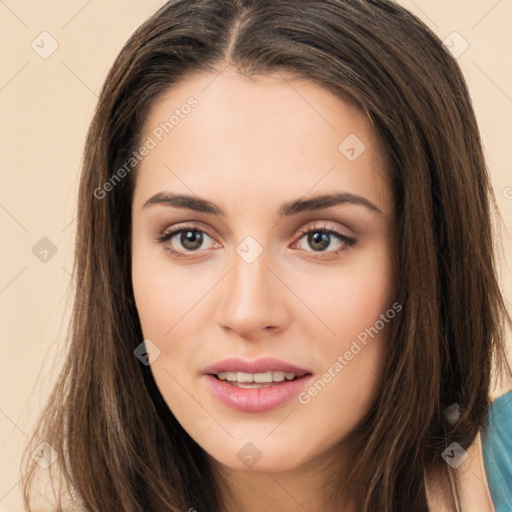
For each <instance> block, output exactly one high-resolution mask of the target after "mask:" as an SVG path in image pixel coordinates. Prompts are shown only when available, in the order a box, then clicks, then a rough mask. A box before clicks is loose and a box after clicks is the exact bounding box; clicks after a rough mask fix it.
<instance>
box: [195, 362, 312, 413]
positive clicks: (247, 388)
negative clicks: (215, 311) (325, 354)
mask: <svg viewBox="0 0 512 512" xmlns="http://www.w3.org/2000/svg"><path fill="white" fill-rule="evenodd" d="M203 374H204V377H205V378H206V379H207V382H208V384H209V388H210V391H211V392H212V394H213V396H214V397H215V398H216V399H217V400H218V401H220V402H221V403H222V404H224V405H226V406H228V407H230V408H231V409H235V410H237V411H242V412H264V411H268V410H270V409H274V408H276V407H279V406H281V405H283V404H285V403H286V402H288V401H290V400H291V399H292V398H293V397H294V396H296V395H298V394H299V393H300V391H302V390H303V389H304V387H305V386H306V384H307V383H308V382H309V381H310V380H311V378H312V376H313V372H312V371H310V370H308V369H305V368H299V367H298V366H295V365H292V364H290V363H287V362H285V361H280V360H278V359H273V358H262V359H257V360H256V361H244V360H242V359H238V358H231V359H226V360H224V361H221V362H219V363H217V364H215V365H213V366H211V367H209V368H207V369H205V370H204V371H203Z"/></svg>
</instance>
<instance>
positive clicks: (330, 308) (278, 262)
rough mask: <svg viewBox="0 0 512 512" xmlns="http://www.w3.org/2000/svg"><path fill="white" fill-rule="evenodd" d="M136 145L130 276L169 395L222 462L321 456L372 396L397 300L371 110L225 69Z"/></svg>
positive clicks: (184, 93)
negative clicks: (365, 111) (137, 162)
mask: <svg viewBox="0 0 512 512" xmlns="http://www.w3.org/2000/svg"><path fill="white" fill-rule="evenodd" d="M143 142H144V147H145V148H146V149H145V150H144V149H142V150H141V151H139V157H140V158H141V163H140V166H139V168H138V170H137V181H136V187H135V192H134V199H133V209H132V217H133V233H132V234H133V237H132V244H133V245H132V253H133V267H132V272H133V287H134V293H135V299H136V306H137V310H138V313H139V316H140V321H141V324H142V329H143V335H144V338H145V339H146V340H151V342H149V341H146V343H147V344H146V347H147V349H148V352H149V361H150V362H151V370H152V372H153V375H154V378H155V380H156V383H157V385H158V388H159V389H160V391H161V393H162V395H163V397H164V399H165V401H166V402H167V404H168V406H169V408H170V409H171V411H172V412H173V414H174V415H175V417H176V418H177V420H178V421H179V422H180V424H181V425H182V426H183V428H184V429H185V430H186V431H187V432H188V433H189V434H190V436H191V437H192V438H193V439H195V441H196V442H197V443H198V444H199V445H200V446H201V447H202V448H203V449H204V450H205V451H206V452H207V453H208V454H209V455H211V456H212V457H213V459H215V460H217V461H219V462H221V463H222V464H224V465H227V466H229V467H231V468H233V469H241V470H247V469H252V468H254V470H256V471H259V470H261V471H283V470H287V469H292V468H298V467H306V466H307V465H308V464H312V463H313V461H314V460H317V461H318V460H322V457H323V456H324V455H326V454H328V453H331V454H332V453H334V452H335V450H332V448H333V447H334V446H335V445H337V444H339V445H340V446H341V445H342V443H340V441H342V440H343V439H344V438H346V437H347V435H348V434H349V433H350V432H351V431H353V430H354V428H355V427H356V426H357V424H358V423H359V422H360V421H361V420H362V419H363V417H364V415H365V414H366V413H367V412H368V411H369V409H370V408H371V405H372V403H373V402H374V400H375V398H376V394H377V393H378V389H379V382H380V376H381V371H382V368H383V362H384V358H385V354H386V350H387V344H388V341H389V339H388V338H389V332H390V326H391V322H392V318H393V317H394V316H395V315H398V314H399V313H398V311H399V309H401V306H400V305H398V304H396V303H395V304H394V305H393V300H394V277H393V267H392V248H393V234H394V233H393V229H392V226H393V211H392V208H393V205H392V196H391V190H390V187H389V185H388V183H387V180H386V173H385V166H384V158H383V152H382V148H381V147H380V146H379V143H378V140H377V138H376V136H375V134H374V131H373V129H372V125H371V123H370V121H369V120H368V118H367V117H366V116H365V115H364V114H363V113H361V112H360V111H359V110H356V109H355V108H353V107H351V106H349V105H348V104H346V103H344V102H342V101H341V100H339V99H337V98H336V97H335V96H333V95H332V94H330V93H329V92H327V91H326V90H325V89H323V88H321V87H319V86H317V85H315V84H313V83H311V82H308V81H304V80H301V81H299V80H296V79H291V78H290V77H288V78H286V77H284V75H282V74H275V75H270V76H265V77H259V78H258V79H257V80H249V79H247V78H243V77H242V76H241V75H239V74H237V73H236V72H235V71H233V70H232V69H231V68H228V69H226V70H225V71H224V72H222V73H221V74H219V75H215V74H207V73H204V74H198V75H195V76H193V77H190V78H188V79H187V80H185V81H183V82H182V83H180V84H179V85H178V86H176V87H174V88H173V89H172V90H170V91H168V93H167V94H166V95H165V96H164V97H163V98H162V99H161V101H160V102H159V103H157V104H156V105H155V107H154V108H153V110H152V112H151V114H150V116H149V118H148V119H147V122H146V125H145V134H144V136H143ZM141 341H142V340H141ZM235 379H236V380H235ZM251 381H252V382H251Z"/></svg>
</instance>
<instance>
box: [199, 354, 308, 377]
mask: <svg viewBox="0 0 512 512" xmlns="http://www.w3.org/2000/svg"><path fill="white" fill-rule="evenodd" d="M270 371H272V372H279V371H281V372H285V373H294V374H295V375H297V376H298V377H300V376H302V375H306V374H309V373H312V372H311V371H310V370H308V369H305V368H300V367H299V366H296V365H294V364H291V363H287V362H286V361H281V360H280V359H275V358H273V357H262V358H260V359H255V360H254V361H246V360H244V359H240V358H238V357H230V358H228V359H223V360H222V361H219V362H218V363H215V364H213V365H211V366H208V368H205V369H204V370H203V373H204V374H205V375H216V374H217V373H219V372H241V373H264V372H270Z"/></svg>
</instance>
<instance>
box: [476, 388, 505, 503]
mask: <svg viewBox="0 0 512 512" xmlns="http://www.w3.org/2000/svg"><path fill="white" fill-rule="evenodd" d="M482 452H483V459H484V466H485V473H486V476H487V483H488V486H489V491H490V494H491V497H492V501H493V504H494V507H495V509H496V512H510V511H511V510H512V389H510V390H509V391H508V392H506V393H504V394H502V395H501V396H499V397H498V398H496V399H495V400H494V401H493V402H492V403H491V407H490V411H489V416H488V421H487V424H486V425H485V427H484V428H483V429H482Z"/></svg>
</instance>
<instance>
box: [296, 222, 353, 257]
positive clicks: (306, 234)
mask: <svg viewBox="0 0 512 512" xmlns="http://www.w3.org/2000/svg"><path fill="white" fill-rule="evenodd" d="M301 235H302V236H301V237H300V238H299V240H298V241H297V242H296V244H298V243H299V242H300V240H302V239H304V238H305V239H306V243H307V244H308V245H309V247H311V248H312V249H313V251H314V252H331V251H334V250H335V249H334V248H332V249H331V250H330V251H326V249H327V248H328V247H329V246H330V245H331V243H332V241H333V238H335V239H336V241H337V242H338V244H339V245H338V248H337V249H338V251H336V253H337V252H339V250H343V249H344V248H349V247H353V246H354V245H355V244H356V240H355V239H353V238H349V237H347V236H346V235H344V234H343V233H340V232H339V231H336V230H333V229H325V228H316V229H310V230H307V231H302V232H301ZM306 250H307V249H306Z"/></svg>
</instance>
